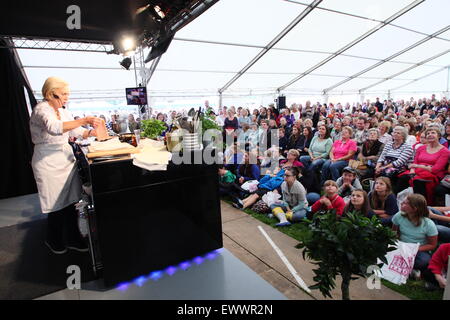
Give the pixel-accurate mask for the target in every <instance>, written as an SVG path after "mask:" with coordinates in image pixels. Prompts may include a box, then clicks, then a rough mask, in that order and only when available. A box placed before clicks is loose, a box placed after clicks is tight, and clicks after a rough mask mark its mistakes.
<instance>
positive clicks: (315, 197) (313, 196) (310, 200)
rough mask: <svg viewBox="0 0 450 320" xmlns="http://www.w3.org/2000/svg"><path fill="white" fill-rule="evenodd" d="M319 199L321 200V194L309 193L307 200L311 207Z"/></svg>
mask: <svg viewBox="0 0 450 320" xmlns="http://www.w3.org/2000/svg"><path fill="white" fill-rule="evenodd" d="M319 199H320V194H318V193H315V192H309V193H308V194H307V195H306V200H307V201H308V205H309V206H312V205H313V204H314V203H315V202H316V201H318V200H319Z"/></svg>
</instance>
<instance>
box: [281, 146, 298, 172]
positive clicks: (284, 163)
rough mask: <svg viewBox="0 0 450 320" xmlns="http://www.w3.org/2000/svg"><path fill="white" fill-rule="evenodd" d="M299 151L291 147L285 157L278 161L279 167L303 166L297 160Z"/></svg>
mask: <svg viewBox="0 0 450 320" xmlns="http://www.w3.org/2000/svg"><path fill="white" fill-rule="evenodd" d="M299 154H300V153H299V152H298V150H296V149H291V150H289V151H288V153H287V159H285V160H281V161H280V167H281V168H282V169H283V168H288V167H303V164H302V163H301V162H300V161H298V160H297V159H298V156H299Z"/></svg>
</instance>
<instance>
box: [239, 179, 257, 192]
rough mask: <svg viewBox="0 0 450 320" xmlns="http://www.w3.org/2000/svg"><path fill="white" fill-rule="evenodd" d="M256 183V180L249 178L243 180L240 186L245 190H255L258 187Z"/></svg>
mask: <svg viewBox="0 0 450 320" xmlns="http://www.w3.org/2000/svg"><path fill="white" fill-rule="evenodd" d="M258 184H259V181H258V180H249V181H246V182H244V184H243V185H242V186H241V188H242V189H244V190H247V191H248V192H255V191H256V190H257V189H258Z"/></svg>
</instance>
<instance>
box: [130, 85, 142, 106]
mask: <svg viewBox="0 0 450 320" xmlns="http://www.w3.org/2000/svg"><path fill="white" fill-rule="evenodd" d="M125 91H126V96H127V105H137V106H143V105H147V88H146V87H138V88H126V89H125Z"/></svg>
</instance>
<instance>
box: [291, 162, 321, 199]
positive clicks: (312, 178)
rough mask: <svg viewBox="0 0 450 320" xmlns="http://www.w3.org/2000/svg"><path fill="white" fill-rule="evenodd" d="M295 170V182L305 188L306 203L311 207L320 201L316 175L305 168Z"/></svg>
mask: <svg viewBox="0 0 450 320" xmlns="http://www.w3.org/2000/svg"><path fill="white" fill-rule="evenodd" d="M296 168H297V169H299V174H298V176H297V180H298V181H299V182H300V183H301V184H302V185H303V186H304V187H305V189H306V192H307V193H306V200H307V201H308V204H309V205H310V206H312V205H313V204H314V202H316V201H317V200H319V199H320V184H319V181H318V179H317V175H316V174H315V173H314V172H312V171H310V170H306V169H305V168H302V167H296Z"/></svg>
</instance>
